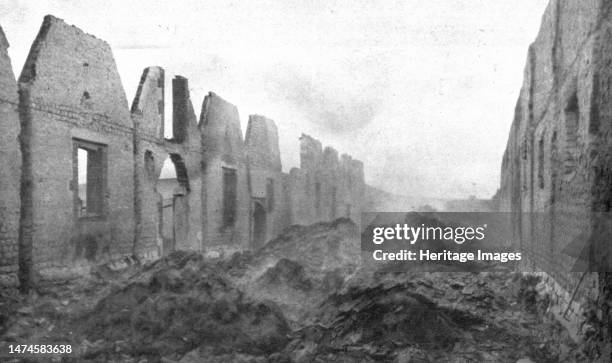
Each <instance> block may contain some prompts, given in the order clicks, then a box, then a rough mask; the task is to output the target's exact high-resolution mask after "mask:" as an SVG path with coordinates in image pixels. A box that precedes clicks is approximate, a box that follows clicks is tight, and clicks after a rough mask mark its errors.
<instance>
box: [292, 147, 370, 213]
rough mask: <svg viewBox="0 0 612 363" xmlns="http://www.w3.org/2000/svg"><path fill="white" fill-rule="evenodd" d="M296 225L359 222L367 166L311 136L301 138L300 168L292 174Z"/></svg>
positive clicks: (293, 170)
mask: <svg viewBox="0 0 612 363" xmlns="http://www.w3.org/2000/svg"><path fill="white" fill-rule="evenodd" d="M288 189H289V196H288V200H289V209H290V213H289V215H290V216H291V223H292V224H310V223H315V222H319V221H329V220H332V219H334V218H338V217H346V218H351V219H353V220H355V221H359V218H360V217H361V208H362V203H363V198H364V193H365V181H364V173H363V163H362V162H361V161H358V160H354V159H353V158H352V157H351V156H350V155H346V154H343V155H341V157H340V159H338V152H337V151H336V150H334V149H333V148H331V147H326V148H325V150H323V149H322V145H321V142H319V141H318V140H316V139H314V138H313V137H311V136H309V135H302V136H301V137H300V168H299V169H297V168H294V169H292V170H291V172H290V173H289V187H288Z"/></svg>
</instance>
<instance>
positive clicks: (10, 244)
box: [0, 27, 21, 285]
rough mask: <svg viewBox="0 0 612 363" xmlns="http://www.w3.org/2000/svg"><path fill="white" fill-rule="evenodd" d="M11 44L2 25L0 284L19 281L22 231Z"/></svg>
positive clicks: (16, 102)
mask: <svg viewBox="0 0 612 363" xmlns="http://www.w3.org/2000/svg"><path fill="white" fill-rule="evenodd" d="M8 47H9V43H8V41H7V39H6V36H5V35H4V32H3V31H2V28H1V27H0V170H2V173H0V186H1V187H0V285H15V284H17V264H18V262H17V257H18V253H17V252H18V244H17V236H18V230H19V204H20V196H19V175H20V173H21V154H20V152H19V143H18V140H17V138H18V135H19V111H18V102H19V97H18V93H17V82H16V81H15V75H14V74H13V68H12V67H11V60H10V58H9V56H8Z"/></svg>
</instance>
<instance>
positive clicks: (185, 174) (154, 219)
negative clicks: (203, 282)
mask: <svg viewBox="0 0 612 363" xmlns="http://www.w3.org/2000/svg"><path fill="white" fill-rule="evenodd" d="M164 93H165V80H164V71H163V69H162V68H160V67H149V68H147V69H145V70H144V72H143V75H142V78H141V81H140V85H139V87H138V91H137V92H136V96H135V98H134V102H133V104H132V118H133V120H134V130H135V133H134V142H135V147H134V150H135V159H134V161H135V171H136V174H135V186H136V192H135V204H134V205H135V222H136V243H137V248H136V251H137V253H138V254H141V253H142V254H144V256H142V257H145V258H147V257H148V256H147V254H149V255H150V254H151V251H156V252H157V255H159V254H167V253H169V252H172V251H173V250H176V249H183V250H196V251H201V250H202V229H201V225H202V219H201V215H202V214H201V209H202V200H201V189H202V187H201V184H202V182H201V151H200V150H201V141H200V132H199V129H198V125H197V119H196V116H195V112H194V110H193V105H192V103H191V99H190V97H189V86H188V81H187V79H186V78H184V77H181V76H177V77H176V78H175V79H174V80H173V82H172V95H173V97H172V100H173V111H174V112H173V120H172V121H173V130H174V135H175V137H173V138H172V139H169V140H167V139H165V138H164V135H163V123H164V108H165V104H164ZM167 157H170V160H171V161H172V163H173V165H174V168H175V171H176V175H177V179H178V184H179V186H180V188H179V189H178V190H174V191H173V194H174V195H173V198H172V208H171V213H170V215H168V214H167V213H166V214H164V213H163V211H162V207H163V206H162V202H163V201H162V197H161V194H160V193H159V191H158V190H157V183H158V179H159V176H160V173H161V168H162V166H163V162H164V160H165V159H166V158H167ZM164 218H167V219H169V220H166V221H165V220H164ZM164 225H166V226H168V225H170V228H171V229H172V231H171V237H172V244H171V245H164V241H163V238H162V226H164Z"/></svg>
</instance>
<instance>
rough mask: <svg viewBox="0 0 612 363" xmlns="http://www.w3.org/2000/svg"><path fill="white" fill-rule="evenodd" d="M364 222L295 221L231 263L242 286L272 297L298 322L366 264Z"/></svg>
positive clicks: (231, 271) (254, 295)
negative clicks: (361, 227) (296, 223)
mask: <svg viewBox="0 0 612 363" xmlns="http://www.w3.org/2000/svg"><path fill="white" fill-rule="evenodd" d="M360 258H361V255H360V240H359V230H358V227H357V226H356V225H355V224H354V223H353V222H352V221H351V220H350V219H346V218H340V219H337V220H335V221H333V222H329V223H327V222H321V223H316V224H313V225H310V226H292V227H290V228H288V229H287V230H286V231H285V232H284V233H283V234H281V235H280V236H279V237H277V238H275V239H273V240H271V241H270V242H268V243H267V244H266V245H265V246H264V247H263V248H262V249H260V250H259V251H257V252H256V253H255V254H249V253H241V254H235V255H234V256H232V258H231V259H230V260H229V261H228V262H226V263H225V265H226V266H228V275H230V276H232V278H233V280H234V281H235V282H236V284H237V286H239V287H240V288H241V289H242V290H244V291H245V293H246V294H248V295H249V296H250V297H252V298H254V299H257V300H271V301H274V302H275V303H276V304H277V305H278V306H279V307H281V309H282V311H283V313H284V314H285V316H286V317H287V319H289V320H290V321H292V322H296V323H298V324H301V323H303V319H304V317H305V316H306V315H307V314H308V313H309V312H311V311H312V309H314V308H315V307H316V306H317V305H318V304H320V303H321V302H322V301H323V300H324V299H325V297H326V296H327V295H328V294H330V293H332V292H334V291H336V290H337V289H338V288H340V287H341V286H342V284H343V283H344V279H345V278H346V277H347V276H349V275H350V274H351V273H352V272H353V271H355V269H356V268H357V267H358V266H359V264H360Z"/></svg>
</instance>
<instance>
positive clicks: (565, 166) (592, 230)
mask: <svg viewBox="0 0 612 363" xmlns="http://www.w3.org/2000/svg"><path fill="white" fill-rule="evenodd" d="M611 10H612V2H611V1H608V0H588V1H585V0H551V2H550V3H549V5H548V7H547V9H546V12H545V14H544V16H543V18H542V25H541V28H540V31H539V34H538V36H537V38H536V40H535V41H534V42H533V44H532V45H531V46H530V48H529V52H528V56H527V65H526V67H525V71H524V82H523V86H522V89H521V91H520V96H519V99H518V102H517V104H516V113H515V117H514V121H513V123H512V127H511V130H510V137H509V139H508V143H507V147H506V151H505V154H504V158H503V163H502V171H501V189H500V193H499V203H500V208H501V210H502V211H510V212H511V213H510V218H512V223H513V226H514V240H515V243H516V244H517V246H520V248H521V250H522V251H523V252H524V257H526V261H525V264H524V266H523V268H524V269H525V270H527V271H533V272H536V273H538V274H540V275H542V276H543V277H544V279H545V281H546V282H547V286H548V288H549V289H550V291H551V292H552V296H553V300H554V301H553V302H554V303H556V304H558V305H559V306H560V308H561V311H562V312H564V311H565V310H566V308H567V306H568V305H570V309H569V311H568V314H567V315H566V316H573V317H575V318H579V317H580V315H581V314H580V310H581V307H584V306H585V305H584V303H585V302H586V301H589V300H596V301H598V304H599V306H600V307H601V310H600V311H599V312H598V314H599V316H600V318H601V319H603V321H604V323H605V324H608V325H604V326H610V325H609V319H610V316H609V315H608V312H607V308H605V306H607V305H608V304H609V302H610V300H608V301H606V300H607V299H609V297H608V296H607V295H606V294H609V286H610V281H609V280H608V279H609V277H607V276H608V274H606V272H610V271H612V270H610V269H609V266H610V264H609V262H606V261H605V258H607V257H606V256H607V255H608V256H609V252H608V249H609V247H608V245H609V236H610V234H609V231H610V230H608V231H607V232H606V233H601V232H602V228H604V226H605V224H606V223H609V221H610V218H609V212H610V208H612V170H611V167H612V160H611V159H612V139H611V135H612V133H611V131H612V93H611V90H610V87H611V85H612V13H611V12H610V11H611ZM601 237H604V238H601ZM606 270H607V271H606ZM574 292H576V293H575V294H574Z"/></svg>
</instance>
